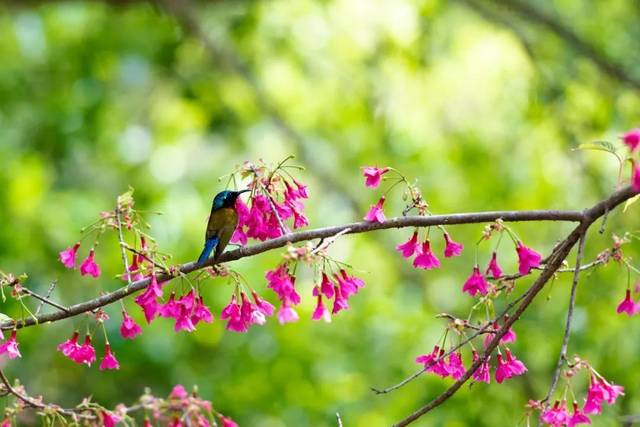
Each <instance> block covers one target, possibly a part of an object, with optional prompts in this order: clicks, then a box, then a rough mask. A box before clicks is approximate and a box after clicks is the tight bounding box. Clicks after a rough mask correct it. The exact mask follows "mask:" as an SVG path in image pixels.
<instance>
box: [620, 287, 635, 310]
mask: <svg viewBox="0 0 640 427" xmlns="http://www.w3.org/2000/svg"><path fill="white" fill-rule="evenodd" d="M635 312H636V310H635V304H634V303H633V301H632V300H631V290H630V289H627V292H626V294H625V297H624V299H623V300H622V302H620V304H618V308H616V313H618V314H622V313H627V315H629V316H633V315H634V314H635Z"/></svg>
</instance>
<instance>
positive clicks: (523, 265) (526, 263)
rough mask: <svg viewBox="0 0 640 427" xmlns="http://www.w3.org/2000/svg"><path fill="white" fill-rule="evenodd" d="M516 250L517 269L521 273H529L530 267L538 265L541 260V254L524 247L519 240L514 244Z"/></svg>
mask: <svg viewBox="0 0 640 427" xmlns="http://www.w3.org/2000/svg"><path fill="white" fill-rule="evenodd" d="M516 251H517V252H518V271H519V273H520V274H521V275H525V274H529V272H530V271H531V269H532V268H535V267H538V266H539V265H540V261H542V255H540V254H539V253H538V252H536V251H534V250H533V249H531V248H528V247H526V246H525V245H523V244H522V242H520V241H519V242H518V244H517V246H516Z"/></svg>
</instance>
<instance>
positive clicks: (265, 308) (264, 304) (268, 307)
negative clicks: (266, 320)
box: [251, 291, 275, 317]
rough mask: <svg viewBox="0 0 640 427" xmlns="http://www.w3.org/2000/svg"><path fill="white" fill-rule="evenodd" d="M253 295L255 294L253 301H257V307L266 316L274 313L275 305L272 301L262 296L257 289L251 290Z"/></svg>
mask: <svg viewBox="0 0 640 427" xmlns="http://www.w3.org/2000/svg"><path fill="white" fill-rule="evenodd" d="M251 295H252V296H253V301H254V302H255V304H256V307H258V310H260V312H261V313H262V314H263V315H264V316H265V317H269V316H271V315H273V312H274V311H275V307H274V306H273V305H272V304H271V303H269V302H268V301H266V300H264V299H262V298H260V296H258V294H257V293H256V292H255V291H251Z"/></svg>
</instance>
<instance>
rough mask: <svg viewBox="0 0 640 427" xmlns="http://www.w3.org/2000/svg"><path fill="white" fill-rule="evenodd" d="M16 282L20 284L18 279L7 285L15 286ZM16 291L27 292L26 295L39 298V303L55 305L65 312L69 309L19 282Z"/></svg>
mask: <svg viewBox="0 0 640 427" xmlns="http://www.w3.org/2000/svg"><path fill="white" fill-rule="evenodd" d="M18 284H20V281H19V280H18V279H16V280H14V281H12V282H10V283H8V285H9V286H11V287H15V286H16V285H18ZM17 292H18V293H19V292H24V293H25V294H27V295H29V296H31V297H33V298H35V299H37V300H39V301H40V303H41V304H49V305H50V306H52V307H55V308H57V309H58V310H62V311H65V312H68V311H69V309H68V308H67V307H65V306H64V305H62V304H59V303H57V302H55V301H52V300H51V299H50V298H49V297H48V296H47V297H44V296H42V295H40V294H38V293H37V292H34V291H32V290H31V289H29V288H26V287H24V286H23V285H22V284H20V288H19V290H18V291H17Z"/></svg>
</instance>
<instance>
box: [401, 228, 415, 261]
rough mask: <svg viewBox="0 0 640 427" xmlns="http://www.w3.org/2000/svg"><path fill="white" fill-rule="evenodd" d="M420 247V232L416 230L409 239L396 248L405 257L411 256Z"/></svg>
mask: <svg viewBox="0 0 640 427" xmlns="http://www.w3.org/2000/svg"><path fill="white" fill-rule="evenodd" d="M419 247H420V245H419V243H418V232H417V231H414V232H413V235H412V236H411V238H410V239H409V240H407V241H406V242H404V243H401V244H399V245H397V246H396V250H397V251H398V252H400V253H401V254H402V256H403V257H405V258H411V257H412V256H413V254H414V253H415V252H416V250H418V248H419Z"/></svg>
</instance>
